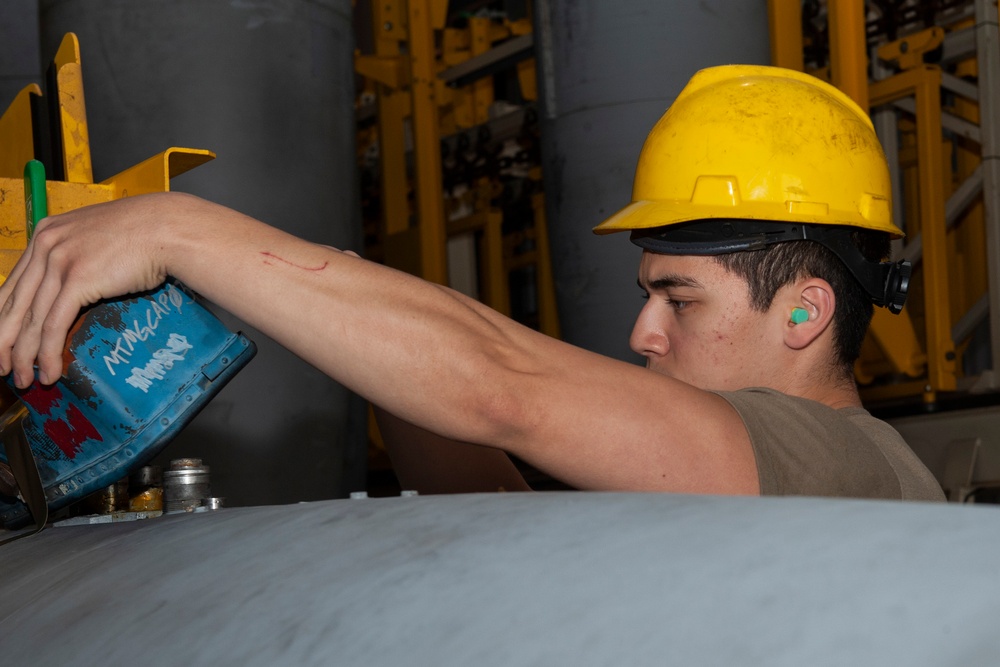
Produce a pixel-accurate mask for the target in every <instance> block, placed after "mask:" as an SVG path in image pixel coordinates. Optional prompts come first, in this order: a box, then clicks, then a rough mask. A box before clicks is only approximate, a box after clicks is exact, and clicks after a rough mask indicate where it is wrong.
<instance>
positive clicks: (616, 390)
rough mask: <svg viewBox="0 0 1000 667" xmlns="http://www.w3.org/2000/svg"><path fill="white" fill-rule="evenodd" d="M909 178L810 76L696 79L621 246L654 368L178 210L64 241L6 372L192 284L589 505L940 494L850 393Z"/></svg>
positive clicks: (49, 356)
mask: <svg viewBox="0 0 1000 667" xmlns="http://www.w3.org/2000/svg"><path fill="white" fill-rule="evenodd" d="M889 193H890V190H889V182H888V173H887V170H886V165H885V158H884V156H883V155H882V152H881V149H880V147H879V145H878V141H877V139H876V137H875V135H874V131H873V129H872V126H871V122H870V121H869V120H868V118H867V116H866V115H865V114H864V113H863V112H862V111H861V109H859V108H858V107H857V106H856V105H855V104H854V103H853V102H851V101H850V100H849V99H848V98H847V97H846V96H844V95H843V94H842V93H840V92H839V91H837V90H836V89H834V88H832V87H831V86H829V85H827V84H825V83H822V82H820V81H818V80H816V79H813V78H811V77H808V76H806V75H803V74H799V73H796V72H790V71H786V70H781V69H776V68H767V67H749V66H729V67H719V68H712V69H709V70H704V71H702V72H700V73H699V74H697V75H696V76H695V77H694V79H692V81H691V82H690V84H689V85H688V86H687V88H685V89H684V91H683V92H682V93H681V94H680V96H678V98H677V100H676V102H675V103H674V104H673V105H672V106H671V108H670V109H669V110H668V112H667V113H666V115H665V116H664V117H663V118H662V119H661V120H660V121H659V122H658V123H657V125H656V127H654V128H653V130H652V132H651V133H650V135H649V137H648V139H647V141H646V145H645V146H644V148H643V152H642V155H641V156H640V159H639V165H638V168H637V172H636V180H635V187H634V192H633V203H632V204H631V205H630V206H628V207H626V208H625V209H623V210H622V211H621V212H619V213H618V214H616V215H615V216H613V217H612V218H611V219H609V220H608V221H606V222H604V223H603V224H602V225H600V226H599V227H598V228H597V231H598V232H599V233H605V232H611V231H618V230H631V231H632V240H633V242H635V243H637V244H638V245H640V246H642V247H643V248H644V250H645V252H644V254H643V258H642V261H641V264H640V267H639V280H638V281H639V286H640V288H641V289H642V290H643V292H644V293H645V295H646V296H647V298H648V302H647V304H646V306H645V307H644V309H643V311H642V313H641V314H640V315H639V318H638V321H637V322H636V326H635V330H634V332H633V334H632V339H631V343H632V347H633V348H634V349H635V350H636V351H637V352H639V353H640V354H642V355H644V356H645V357H646V359H647V367H646V368H639V367H637V366H634V365H631V364H627V363H623V362H619V361H615V360H612V359H608V358H605V357H602V356H599V355H596V354H593V353H590V352H587V351H585V350H581V349H579V348H575V347H572V346H570V345H567V344H565V343H562V342H559V341H556V340H553V339H550V338H548V337H546V336H543V335H541V334H539V333H537V332H534V331H531V330H529V329H527V328H525V327H522V326H520V325H518V324H516V323H514V322H512V321H511V320H508V319H506V318H504V317H502V316H500V315H499V314H497V313H496V312H494V311H492V310H490V309H489V308H486V307H485V306H483V305H481V304H479V303H477V302H475V301H473V300H471V299H468V298H465V297H463V296H462V295H460V294H457V293H455V292H453V291H451V290H448V289H446V288H442V287H440V286H437V285H433V284H430V283H426V282H424V281H421V280H419V279H416V278H414V277H412V276H408V275H405V274H402V273H399V272H396V271H393V270H391V269H388V268H385V267H383V266H379V265H376V264H373V263H370V262H366V261H364V260H361V259H360V258H357V257H356V256H353V255H352V254H350V253H342V252H339V251H337V250H334V249H331V248H328V247H323V246H318V245H315V244H311V243H308V242H305V241H303V240H300V239H297V238H294V237H292V236H289V235H288V234H285V233H283V232H281V231H279V230H276V229H273V228H270V227H267V226H265V225H263V224H262V223H259V222H257V221H255V220H252V219H250V218H247V217H246V216H243V215H241V214H239V213H236V212H234V211H231V210H229V209H225V208H222V207H220V206H216V205H214V204H211V203H208V202H205V201H202V200H199V199H197V198H194V197H190V196H186V195H178V194H164V195H150V196H146V197H136V198H132V199H126V200H122V201H118V202H114V203H111V204H105V205H101V206H94V207H90V208H86V209H80V210H78V211H74V212H72V213H68V214H65V215H62V216H57V217H53V218H50V219H47V220H45V221H43V222H42V223H41V224H40V225H39V226H38V228H37V230H36V233H35V236H34V239H33V240H32V243H31V245H30V247H29V248H28V250H27V251H26V252H25V255H24V257H23V258H22V260H21V262H20V263H19V264H18V265H17V267H16V268H15V270H14V271H13V273H12V275H11V276H10V278H9V279H8V280H7V282H6V283H5V284H4V285H3V286H2V288H0V302H2V303H3V308H2V310H0V373H3V374H6V373H8V372H13V374H14V381H15V384H16V385H17V386H19V387H25V386H27V385H28V384H30V383H31V381H32V380H33V370H32V364H33V363H36V362H37V365H38V377H39V380H40V381H41V382H43V383H47V382H52V381H54V380H55V379H56V378H57V377H58V375H59V373H60V372H61V365H62V349H63V345H64V342H65V339H66V334H67V331H68V329H69V327H70V326H71V325H72V323H73V321H74V319H75V318H76V316H77V313H78V312H79V309H80V308H81V307H83V306H85V305H87V304H90V303H94V302H95V301H97V300H99V299H102V298H109V297H113V296H118V295H122V294H126V293H130V292H137V291H141V290H146V289H150V288H153V287H155V286H157V285H158V284H160V283H161V282H162V281H163V280H164V279H166V277H167V276H168V275H169V276H174V277H176V278H177V279H179V280H181V281H182V282H184V283H186V284H187V285H188V286H190V287H191V288H193V289H194V290H196V291H197V292H200V293H201V294H203V295H204V296H205V297H207V298H208V299H210V300H212V301H214V302H215V303H217V304H219V305H220V306H222V307H224V308H226V309H227V310H229V311H230V312H232V313H233V314H234V315H236V316H238V317H240V318H242V319H243V320H245V321H246V322H248V323H250V324H252V325H253V326H255V327H257V328H258V329H260V330H262V331H263V332H265V333H267V334H268V335H270V336H272V337H273V338H274V339H275V340H277V341H279V342H280V343H282V344H284V345H285V346H287V347H288V348H289V349H291V350H292V351H294V352H295V353H297V354H298V355H300V356H301V357H302V358H304V359H305V360H307V361H309V362H310V363H312V364H314V365H315V366H316V367H317V368H319V369H321V370H322V371H324V372H326V373H327V374H329V375H330V376H331V377H333V378H334V379H336V380H338V381H339V382H341V383H343V384H344V385H346V386H348V387H350V388H351V389H353V390H354V391H356V392H358V393H359V394H361V395H362V396H364V397H365V398H367V399H369V400H370V401H372V402H373V403H375V404H377V405H379V406H381V408H382V409H384V410H385V411H386V412H387V413H389V414H391V415H394V416H395V417H394V419H393V420H390V421H392V422H393V423H395V424H397V425H398V424H404V425H412V426H413V427H415V428H417V429H419V430H422V431H423V432H425V433H426V434H428V435H430V436H431V437H432V438H436V439H438V440H439V441H440V442H441V443H445V442H448V441H458V442H462V443H471V444H473V445H482V446H487V447H490V448H495V449H497V450H503V451H506V452H509V453H511V454H514V455H516V456H518V457H520V458H522V459H524V460H526V461H528V462H529V463H531V464H533V465H534V466H536V467H538V468H540V469H542V470H544V471H546V472H548V473H550V474H552V475H553V476H555V477H557V478H558V479H561V480H563V481H565V482H567V483H569V484H571V485H573V486H576V487H579V488H590V489H631V490H660V491H675V492H688V493H723V494H747V495H755V494H805V495H844V496H857V497H876V498H903V499H919V500H936V499H941V497H942V495H941V490H940V488H939V487H938V486H937V484H936V482H935V481H934V479H933V477H932V476H931V475H930V474H929V473H928V472H927V470H926V469H925V468H924V467H923V466H922V465H921V464H920V462H919V461H918V460H917V459H916V457H915V456H914V455H913V454H912V452H910V450H909V449H908V448H907V447H906V445H905V443H904V442H903V441H902V439H901V438H900V437H899V436H898V434H896V433H895V432H894V431H892V429H891V428H890V427H888V426H887V425H886V424H884V423H882V422H879V421H878V420H875V419H873V418H872V417H871V416H869V415H868V414H867V413H866V412H865V411H864V410H863V409H862V408H861V403H860V399H859V396H858V393H857V389H856V387H855V385H854V382H853V378H852V376H851V370H850V369H851V364H852V362H853V361H854V359H855V358H856V357H857V354H858V349H859V346H860V341H861V338H862V336H863V335H864V331H865V330H866V329H867V327H868V323H869V321H870V318H871V313H872V303H873V302H875V303H879V304H880V305H887V306H890V307H892V308H894V309H897V310H898V308H899V307H901V305H902V304H901V299H902V294H903V293H905V282H906V280H905V279H906V273H905V270H903V267H900V266H897V265H893V264H890V263H883V262H881V260H882V259H883V258H884V256H885V255H886V254H887V251H888V245H887V244H888V239H889V238H890V236H900V235H901V232H900V230H899V229H898V228H896V227H895V226H894V225H893V224H892V222H891V219H890V208H891V207H890V205H889V204H890V202H889Z"/></svg>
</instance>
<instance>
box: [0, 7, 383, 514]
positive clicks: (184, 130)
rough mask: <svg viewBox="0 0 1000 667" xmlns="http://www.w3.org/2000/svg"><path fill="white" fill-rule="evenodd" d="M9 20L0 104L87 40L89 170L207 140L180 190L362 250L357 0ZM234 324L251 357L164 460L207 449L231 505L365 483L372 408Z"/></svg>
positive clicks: (4, 20)
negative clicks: (203, 157)
mask: <svg viewBox="0 0 1000 667" xmlns="http://www.w3.org/2000/svg"><path fill="white" fill-rule="evenodd" d="M0 25H2V26H4V28H3V32H2V33H0V34H2V37H0V44H2V51H3V53H4V54H5V55H4V56H3V59H2V60H0V65H2V66H4V67H7V66H10V67H11V68H12V70H14V71H12V73H11V75H6V74H5V76H4V78H3V79H2V83H3V84H4V90H3V93H4V100H3V105H4V106H6V104H7V103H8V102H9V101H10V99H11V98H12V97H13V95H14V94H15V93H16V92H17V90H19V89H20V88H21V87H23V86H24V85H26V84H27V83H29V82H30V81H36V82H41V81H43V77H42V73H41V72H40V71H38V70H40V69H41V65H40V64H37V63H36V64H34V66H35V67H37V68H38V69H36V70H35V71H27V70H28V69H29V63H30V61H31V60H33V59H34V60H37V55H38V54H40V55H41V61H43V62H48V61H49V60H50V59H51V58H52V56H53V54H54V53H55V50H56V48H57V46H58V44H59V41H60V40H61V39H62V37H63V35H64V34H65V33H67V32H74V33H76V34H77V35H78V37H79V38H80V43H81V51H82V65H83V78H84V84H85V90H86V102H87V107H88V120H89V129H90V140H91V147H92V155H93V164H94V174H95V180H97V181H99V180H101V179H103V178H107V177H109V176H111V175H113V174H115V173H117V172H119V171H120V170H122V169H124V168H126V167H128V166H130V165H132V164H135V163H138V162H140V161H142V160H144V159H146V158H148V157H150V156H152V155H154V154H156V153H158V152H160V151H162V150H164V149H165V148H167V147H169V146H186V147H196V148H207V149H209V150H212V151H214V152H215V153H216V154H217V155H218V158H217V159H216V160H215V161H214V162H213V163H210V164H208V165H206V166H203V167H201V168H200V169H197V170H195V171H193V172H189V173H188V174H186V175H185V176H182V177H179V178H177V179H176V180H175V181H174V182H173V184H172V187H173V189H176V190H181V191H186V192H190V193H193V194H197V195H199V196H203V197H205V198H207V199H210V200H213V201H216V202H219V203H222V204H225V205H229V206H232V207H233V208H236V209H237V210H240V211H242V212H244V213H247V214H249V215H251V216H254V217H257V218H260V219H262V220H266V221H268V222H270V223H272V224H274V225H276V226H278V227H280V228H282V229H285V230H287V231H289V232H292V233H294V234H296V235H299V236H302V237H304V238H308V239H310V240H313V241H316V242H319V243H325V244H329V245H334V246H337V247H342V248H355V249H356V248H358V246H359V243H360V224H359V214H358V203H357V202H358V197H357V182H356V177H355V173H356V172H355V167H354V112H353V90H354V85H353V71H352V53H353V37H352V26H351V3H350V2H349V0H323V1H319V0H311V1H306V0H301V1H300V0H285V1H283V2H274V3H232V2H228V1H224V0H153V1H151V2H142V3H135V2H126V1H122V0H96V1H94V2H85V3H84V2H61V1H54V0H53V1H50V0H45V1H43V2H40V3H38V5H37V6H36V5H35V3H34V2H27V1H19V2H16V3H7V2H4V3H0ZM34 26H39V27H38V28H35V27H34ZM25 54H27V56H26V55H25ZM14 56H16V58H15V57H14ZM8 63H10V65H8ZM9 71H10V70H9ZM13 75H16V76H13ZM220 315H221V316H222V317H223V318H224V319H225V318H227V317H228V316H227V315H225V314H220ZM227 323H228V324H229V325H230V327H231V328H234V329H243V330H244V331H245V332H246V333H247V335H248V336H249V337H250V338H252V339H253V340H254V341H255V342H256V343H257V345H258V348H259V353H258V356H257V358H256V359H255V360H254V361H253V363H252V364H251V365H250V366H248V367H247V368H246V369H245V370H244V371H243V373H241V374H240V376H238V377H237V378H236V379H235V380H234V381H233V382H232V383H231V384H230V385H229V386H228V387H227V388H226V389H225V390H224V391H223V392H222V393H221V394H220V395H219V396H218V397H217V399H216V400H214V401H213V402H212V403H211V404H210V405H209V406H208V407H207V408H206V410H205V411H204V412H203V413H202V414H201V415H199V417H198V418H196V420H195V421H194V422H193V423H192V424H191V425H190V426H189V427H188V428H187V429H186V430H185V431H184V432H183V433H182V434H181V435H180V436H179V438H178V439H177V440H176V441H175V442H174V443H173V444H172V445H171V446H170V447H169V448H168V449H167V450H166V451H165V453H164V455H163V458H164V459H172V458H177V457H181V456H193V457H200V458H202V459H203V460H204V461H205V463H206V464H208V465H209V466H210V467H211V469H212V492H213V494H214V495H216V496H221V497H225V498H226V502H227V504H231V505H243V504H270V503H284V502H294V501H299V500H315V499H321V498H332V497H337V496H344V495H346V494H347V493H348V492H350V491H353V490H358V489H362V488H364V484H365V480H364V456H365V443H366V440H365V421H364V420H365V406H364V404H363V402H361V401H360V400H359V399H357V398H356V397H354V396H353V394H350V393H349V392H347V391H346V390H345V389H343V388H342V387H340V386H339V385H337V384H336V383H334V382H333V381H332V380H330V379H329V378H327V377H326V376H325V375H323V374H322V373H320V372H319V371H317V370H315V369H314V368H312V367H311V366H309V365H307V364H305V363H304V362H302V361H300V360H299V359H297V358H296V357H295V356H293V355H292V354H291V353H289V352H288V351H287V350H285V349H284V348H282V347H280V346H278V345H277V344H275V343H273V342H272V341H270V340H268V339H267V338H266V337H265V336H264V335H263V334H261V333H259V332H257V331H254V330H249V329H248V327H246V325H243V324H242V323H238V322H234V321H233V320H232V319H231V318H230V319H229V320H228V321H227Z"/></svg>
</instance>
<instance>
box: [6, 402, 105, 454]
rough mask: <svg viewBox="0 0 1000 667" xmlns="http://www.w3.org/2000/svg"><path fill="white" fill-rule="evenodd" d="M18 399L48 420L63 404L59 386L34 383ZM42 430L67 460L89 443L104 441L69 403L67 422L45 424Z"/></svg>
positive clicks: (59, 421) (52, 420) (48, 421)
mask: <svg viewBox="0 0 1000 667" xmlns="http://www.w3.org/2000/svg"><path fill="white" fill-rule="evenodd" d="M21 399H22V400H23V401H24V402H25V403H27V404H28V405H30V406H31V407H33V408H34V409H35V410H36V411H37V412H38V413H39V414H42V415H46V416H49V415H51V414H52V411H53V409H54V408H55V407H56V406H57V405H58V404H59V402H60V401H62V400H63V393H62V390H60V389H59V385H52V386H51V387H43V386H42V385H40V384H38V383H35V384H33V385H31V387H30V388H29V389H28V390H27V391H25V392H23V393H22V394H21ZM43 428H44V429H45V434H46V435H48V436H49V437H50V438H52V441H53V442H54V443H56V446H58V447H59V449H61V450H62V452H63V454H65V455H66V456H67V457H69V459H70V460H73V459H75V458H76V455H77V454H79V453H80V450H81V449H83V443H84V442H85V441H86V440H88V439H90V440H100V441H101V442H103V441H104V438H102V437H101V434H100V433H99V432H98V431H97V429H96V428H94V425H93V424H91V423H90V420H89V419H87V418H86V417H85V416H84V415H83V413H82V412H80V409H79V408H78V407H76V406H75V405H73V404H72V403H70V404H69V406H68V407H67V408H66V421H64V420H62V419H59V418H54V419H49V420H47V421H46V422H45V424H44V426H43Z"/></svg>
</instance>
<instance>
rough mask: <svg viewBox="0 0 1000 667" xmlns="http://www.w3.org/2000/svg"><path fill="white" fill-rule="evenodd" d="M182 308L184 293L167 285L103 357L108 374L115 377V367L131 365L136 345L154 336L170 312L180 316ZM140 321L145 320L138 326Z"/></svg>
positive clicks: (127, 326) (171, 285)
mask: <svg viewBox="0 0 1000 667" xmlns="http://www.w3.org/2000/svg"><path fill="white" fill-rule="evenodd" d="M183 307H184V293H183V292H181V290H179V289H178V288H177V287H176V286H175V285H174V284H172V283H167V286H166V289H164V290H163V292H161V293H160V294H158V295H157V297H156V299H155V300H153V299H151V300H150V306H149V307H148V308H147V309H146V313H145V315H144V316H143V317H140V318H138V319H134V320H132V324H131V325H126V328H125V331H123V332H122V335H121V336H119V337H118V340H116V341H115V344H114V346H113V347H112V348H111V352H110V353H108V354H106V355H104V364H105V366H107V369H108V372H109V373H111V375H115V367H116V366H118V365H119V364H129V363H131V357H132V353H133V352H135V348H136V343H143V342H145V341H146V340H148V339H149V338H150V337H151V336H155V335H156V329H157V328H158V327H159V326H160V321H161V320H162V319H163V318H164V317H166V316H168V315H170V314H171V312H175V313H177V314H178V315H180V314H181V311H182V309H183ZM142 320H145V324H143V325H140V324H139V322H141V321H142Z"/></svg>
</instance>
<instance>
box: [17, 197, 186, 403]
mask: <svg viewBox="0 0 1000 667" xmlns="http://www.w3.org/2000/svg"><path fill="white" fill-rule="evenodd" d="M188 199H192V200H193V199H194V198H188V197H186V196H183V195H171V194H156V195H146V196H141V197H131V198H127V199H122V200H118V201H114V202H110V203H107V204H98V205H95V206H88V207H85V208H81V209H77V210H75V211H71V212H69V213H65V214H62V215H57V216H53V217H49V218H45V219H44V220H42V221H41V222H39V224H38V227H37V228H36V229H35V233H34V236H33V238H32V240H31V243H30V244H29V245H28V248H27V249H26V250H25V251H24V254H23V255H22V256H21V259H20V260H19V261H18V263H17V265H16V266H15V267H14V270H13V271H12V272H11V275H10V276H8V277H7V280H6V281H5V282H4V283H3V285H2V286H0V304H2V306H0V375H6V374H8V373H10V372H13V373H14V383H15V385H16V386H18V387H20V388H25V387H27V386H29V385H30V384H31V383H32V381H33V380H34V369H33V365H34V364H35V363H36V362H37V364H38V376H39V380H40V381H41V382H42V383H43V384H50V383H52V382H55V381H56V380H57V379H58V378H59V376H60V374H61V373H62V363H63V360H62V352H63V348H64V347H65V343H66V337H67V335H68V332H69V329H70V327H71V326H72V325H73V322H74V321H75V320H76V318H77V316H78V315H79V312H80V309H81V308H84V307H86V306H89V305H91V304H94V303H96V302H97V301H99V300H101V299H106V298H112V297H117V296H121V295H124V294H129V293H133V292H140V291H143V290H147V289H152V288H154V287H156V286H158V285H159V284H161V283H162V282H163V281H164V280H165V279H166V277H167V274H166V263H165V261H164V258H163V257H162V256H160V253H158V248H159V247H160V246H158V241H157V239H158V233H162V232H163V213H164V212H165V211H166V210H167V209H174V208H176V207H177V206H178V202H181V207H183V206H184V205H185V204H186V205H188V206H190V205H193V202H187V200H188Z"/></svg>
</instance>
